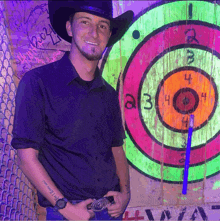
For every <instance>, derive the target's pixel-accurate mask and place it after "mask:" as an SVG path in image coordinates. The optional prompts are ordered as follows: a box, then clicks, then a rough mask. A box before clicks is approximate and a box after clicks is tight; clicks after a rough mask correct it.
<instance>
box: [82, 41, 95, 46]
mask: <svg viewBox="0 0 220 221" xmlns="http://www.w3.org/2000/svg"><path fill="white" fill-rule="evenodd" d="M85 42H86V43H87V44H90V45H95V46H98V43H95V42H90V41H85Z"/></svg>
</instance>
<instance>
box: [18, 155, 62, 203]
mask: <svg viewBox="0 0 220 221" xmlns="http://www.w3.org/2000/svg"><path fill="white" fill-rule="evenodd" d="M19 167H20V168H21V170H22V172H23V173H24V174H25V175H26V176H27V178H28V179H29V181H30V182H31V183H32V184H33V185H34V186H35V187H36V189H37V190H38V191H39V192H40V193H41V194H42V195H43V196H44V197H45V198H46V199H47V200H48V201H49V202H50V203H51V204H52V205H53V206H55V204H56V201H57V200H58V199H60V198H63V197H64V196H63V195H62V193H61V192H60V191H59V190H58V189H57V187H56V186H55V184H54V182H53V181H52V180H51V178H50V177H49V175H48V173H47V171H46V170H45V169H44V167H43V165H42V164H41V163H40V161H39V160H38V159H37V158H36V160H32V161H28V162H24V161H23V162H21V163H20V164H19Z"/></svg>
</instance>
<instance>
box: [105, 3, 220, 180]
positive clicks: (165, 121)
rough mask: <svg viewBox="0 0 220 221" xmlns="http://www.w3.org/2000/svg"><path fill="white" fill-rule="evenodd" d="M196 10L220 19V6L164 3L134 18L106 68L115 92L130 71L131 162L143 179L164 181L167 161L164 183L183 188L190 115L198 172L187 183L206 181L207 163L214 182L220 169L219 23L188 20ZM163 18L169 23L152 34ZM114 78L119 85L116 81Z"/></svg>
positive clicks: (127, 91)
mask: <svg viewBox="0 0 220 221" xmlns="http://www.w3.org/2000/svg"><path fill="white" fill-rule="evenodd" d="M190 4H191V6H193V8H197V9H198V10H200V11H203V10H204V8H205V9H207V10H209V11H210V13H211V12H212V13H214V12H217V11H218V12H220V7H217V8H214V4H213V3H210V2H208V1H187V2H186V1H175V2H172V3H171V2H169V3H164V4H163V3H162V4H157V5H155V6H154V7H152V8H151V10H146V12H147V13H145V14H144V13H142V14H141V15H140V17H141V19H139V18H136V19H135V22H134V23H133V25H132V26H131V27H130V29H129V30H128V32H127V33H126V34H125V35H124V37H123V40H122V41H121V48H120V47H119V44H115V45H114V46H113V47H112V48H111V49H110V50H108V52H107V55H108V61H107V63H106V64H105V67H104V69H103V77H105V79H107V80H108V81H109V82H110V81H111V82H110V83H111V84H112V86H114V87H115V88H116V85H117V80H116V79H117V77H118V76H119V73H120V71H121V68H122V70H124V82H123V83H124V85H123V93H124V108H125V109H124V113H125V121H126V131H127V134H128V136H127V139H126V156H127V158H128V160H129V162H130V163H131V165H132V166H134V167H135V168H136V169H137V170H139V171H140V172H141V173H143V174H145V175H147V176H150V177H151V178H153V179H160V178H161V161H163V165H164V167H163V181H164V182H181V181H182V172H183V167H184V154H185V148H183V139H182V134H181V133H185V132H186V131H187V124H188V120H189V119H188V117H189V115H190V114H191V113H193V114H194V115H195V122H194V125H195V128H194V129H195V132H194V134H193V140H192V149H191V156H190V168H189V170H192V169H193V170H194V171H193V173H192V174H193V176H192V175H190V173H189V179H188V180H189V182H195V181H200V180H202V179H203V170H204V168H203V165H202V164H203V163H204V161H205V160H206V166H207V171H206V176H207V177H208V176H211V175H212V174H214V173H217V172H219V170H218V167H217V166H216V165H218V164H219V160H220V157H218V155H219V152H220V145H219V142H220V136H219V131H220V128H219V126H218V125H216V122H218V121H219V119H218V116H220V108H219V106H218V105H217V103H218V97H219V89H220V88H219V83H218V82H220V76H219V73H220V65H219V59H220V55H219V53H220V38H218V37H217V36H220V31H219V30H220V28H219V26H220V24H215V25H212V23H213V21H212V20H211V19H210V18H211V17H209V16H202V17H201V14H200V13H193V14H192V12H190V19H191V20H187V21H186V18H187V16H188V15H187V14H185V13H186V12H187V11H186V10H185V9H186V8H188V6H189V5H190ZM161 10H162V11H163V12H161ZM178 11H181V13H176V12H178ZM174 12H175V13H174ZM161 14H163V17H164V16H165V17H166V18H167V19H165V20H163V19H159V20H158V21H157V22H152V26H149V25H148V26H147V27H145V24H149V23H151V20H152V19H153V18H155V17H160V15H161ZM217 14H220V13H217ZM184 16H185V17H184ZM195 20H197V21H195ZM140 23H141V25H140ZM186 24H187V25H186ZM140 28H141V29H140ZM136 32H138V33H139V34H138V37H136V35H135V33H136ZM131 37H133V38H134V40H132V41H131ZM213 42H215V44H213ZM120 50H121V51H120ZM119 52H120V53H119ZM119 54H121V61H122V62H121V63H120V65H122V66H120V65H119ZM117 64H118V65H117ZM113 72H114V77H115V78H111V79H110V78H109V74H110V75H111V73H113ZM115 73H118V75H115ZM189 73H190V74H191V77H190V75H189ZM196 81H197V86H196V83H195V82H196ZM171 82H172V86H174V87H171V85H170V84H171ZM206 111H207V112H206ZM213 125H215V126H214V127H213ZM204 134H206V136H204ZM161 153H163V159H161ZM204 153H206V154H204ZM192 166H193V167H192Z"/></svg>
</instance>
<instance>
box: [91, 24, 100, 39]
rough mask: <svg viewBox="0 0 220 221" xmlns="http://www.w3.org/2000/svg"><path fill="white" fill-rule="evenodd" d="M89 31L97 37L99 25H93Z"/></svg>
mask: <svg viewBox="0 0 220 221" xmlns="http://www.w3.org/2000/svg"><path fill="white" fill-rule="evenodd" d="M89 32H90V34H91V35H92V36H93V37H94V38H97V37H98V25H91V27H90V31H89Z"/></svg>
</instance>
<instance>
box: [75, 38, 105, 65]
mask: <svg viewBox="0 0 220 221" xmlns="http://www.w3.org/2000/svg"><path fill="white" fill-rule="evenodd" d="M74 42H75V41H74ZM75 45H76V47H77V48H78V50H79V51H80V53H81V54H82V55H83V56H84V57H85V58H86V59H87V60H89V61H97V60H100V59H101V58H102V53H101V54H96V55H95V54H94V53H95V52H96V48H95V47H92V49H91V51H92V53H93V54H89V53H87V52H85V51H84V50H82V49H81V48H80V47H79V46H78V44H77V43H76V42H75Z"/></svg>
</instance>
